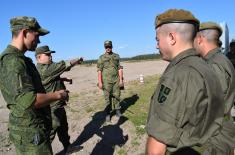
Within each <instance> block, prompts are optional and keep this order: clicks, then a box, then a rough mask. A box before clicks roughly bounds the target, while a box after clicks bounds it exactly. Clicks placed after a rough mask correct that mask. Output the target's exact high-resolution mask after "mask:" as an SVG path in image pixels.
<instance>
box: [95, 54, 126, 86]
mask: <svg viewBox="0 0 235 155" xmlns="http://www.w3.org/2000/svg"><path fill="white" fill-rule="evenodd" d="M97 69H98V71H101V72H102V80H103V82H104V83H115V82H117V81H118V80H119V75H118V70H119V69H122V66H121V65H120V58H119V55H118V54H116V53H112V54H108V53H105V54H103V55H101V56H100V57H99V60H98V62H97Z"/></svg>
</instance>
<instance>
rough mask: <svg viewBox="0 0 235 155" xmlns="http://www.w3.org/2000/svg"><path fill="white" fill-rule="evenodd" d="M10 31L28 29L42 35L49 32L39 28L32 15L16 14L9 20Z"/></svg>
mask: <svg viewBox="0 0 235 155" xmlns="http://www.w3.org/2000/svg"><path fill="white" fill-rule="evenodd" d="M10 24H11V31H12V32H14V31H17V30H21V29H30V30H34V31H36V32H38V33H39V35H41V36H43V35H46V34H48V33H49V31H48V30H46V29H43V28H41V26H40V25H39V23H38V21H37V20H36V18H34V17H27V16H18V17H14V18H12V19H11V20H10Z"/></svg>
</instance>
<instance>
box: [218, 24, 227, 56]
mask: <svg viewBox="0 0 235 155" xmlns="http://www.w3.org/2000/svg"><path fill="white" fill-rule="evenodd" d="M220 26H221V28H222V30H223V34H222V35H221V37H220V40H221V41H222V46H221V48H222V53H223V54H225V55H226V54H227V52H228V51H229V29H228V26H227V24H226V22H221V23H220Z"/></svg>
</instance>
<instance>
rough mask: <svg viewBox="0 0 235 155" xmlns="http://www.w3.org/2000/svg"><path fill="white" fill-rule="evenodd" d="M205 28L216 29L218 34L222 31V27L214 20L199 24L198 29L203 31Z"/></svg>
mask: <svg viewBox="0 0 235 155" xmlns="http://www.w3.org/2000/svg"><path fill="white" fill-rule="evenodd" d="M207 29H214V30H218V32H219V35H220V36H221V34H222V33H223V30H222V28H221V27H220V26H219V25H218V24H216V23H214V22H204V23H201V24H200V27H199V31H203V30H207Z"/></svg>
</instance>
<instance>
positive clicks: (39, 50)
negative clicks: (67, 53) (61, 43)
mask: <svg viewBox="0 0 235 155" xmlns="http://www.w3.org/2000/svg"><path fill="white" fill-rule="evenodd" d="M35 51H36V52H35V56H37V55H38V54H48V53H55V51H51V50H50V49H49V47H48V46H40V47H38V48H36V50H35Z"/></svg>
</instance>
